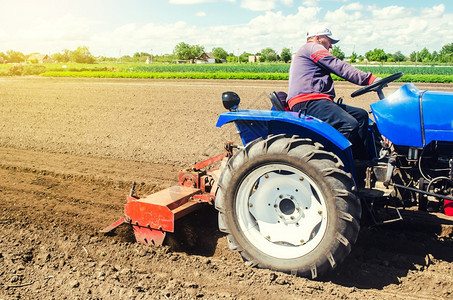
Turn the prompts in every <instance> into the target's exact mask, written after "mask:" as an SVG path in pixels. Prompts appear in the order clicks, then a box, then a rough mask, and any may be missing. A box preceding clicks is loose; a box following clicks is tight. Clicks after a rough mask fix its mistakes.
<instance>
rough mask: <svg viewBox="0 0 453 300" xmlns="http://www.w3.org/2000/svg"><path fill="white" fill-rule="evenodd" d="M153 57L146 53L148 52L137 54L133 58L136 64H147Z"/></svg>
mask: <svg viewBox="0 0 453 300" xmlns="http://www.w3.org/2000/svg"><path fill="white" fill-rule="evenodd" d="M150 57H151V54H149V53H146V52H135V53H134V55H133V56H132V58H133V60H134V61H135V62H138V61H139V62H145V61H146V60H147V59H149V58H150Z"/></svg>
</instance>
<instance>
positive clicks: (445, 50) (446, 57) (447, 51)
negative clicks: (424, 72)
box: [440, 43, 453, 62]
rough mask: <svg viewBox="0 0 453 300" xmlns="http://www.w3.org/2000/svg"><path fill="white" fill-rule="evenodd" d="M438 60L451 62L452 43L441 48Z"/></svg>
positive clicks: (452, 55) (452, 56) (452, 58)
mask: <svg viewBox="0 0 453 300" xmlns="http://www.w3.org/2000/svg"><path fill="white" fill-rule="evenodd" d="M440 60H441V61H442V62H451V61H453V43H450V44H447V45H444V46H442V50H440Z"/></svg>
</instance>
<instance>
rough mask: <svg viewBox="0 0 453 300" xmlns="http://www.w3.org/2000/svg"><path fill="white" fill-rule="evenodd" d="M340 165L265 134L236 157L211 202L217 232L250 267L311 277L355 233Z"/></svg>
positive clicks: (332, 263) (307, 146) (352, 201)
mask: <svg viewBox="0 0 453 300" xmlns="http://www.w3.org/2000/svg"><path fill="white" fill-rule="evenodd" d="M342 167H343V164H342V162H341V161H340V159H339V158H338V157H337V156H336V155H334V154H333V153H330V152H327V151H324V150H322V146H321V145H320V144H315V143H313V142H312V141H311V140H309V139H301V138H299V137H297V136H293V137H287V136H284V135H279V136H270V137H268V138H267V139H264V140H257V141H254V142H252V143H250V144H249V145H247V147H245V148H244V149H242V150H239V151H238V152H236V154H235V155H234V156H233V157H232V158H231V159H230V161H229V162H228V165H227V167H225V169H224V170H223V172H222V176H221V178H220V180H219V190H218V192H217V197H216V208H217V209H218V210H219V227H220V230H222V231H224V232H226V233H228V236H227V239H228V242H229V246H230V248H231V249H232V250H236V251H239V252H240V254H241V255H242V257H243V258H244V260H245V261H246V262H247V263H248V264H250V265H252V266H258V267H262V268H269V269H273V270H277V271H282V272H288V273H293V274H300V275H302V276H305V277H312V278H316V277H317V276H319V275H320V274H323V273H325V272H327V271H328V270H330V269H333V268H334V267H336V265H337V264H338V263H339V262H341V261H343V259H344V258H345V257H346V256H347V255H348V254H349V252H350V250H351V244H353V243H354V242H355V241H356V239H357V235H358V232H359V225H358V224H359V223H358V222H359V219H360V214H361V208H360V202H359V201H358V199H357V197H356V196H355V194H354V193H353V191H354V188H355V184H354V181H353V179H352V177H351V175H350V174H348V173H346V172H344V171H343V170H342Z"/></svg>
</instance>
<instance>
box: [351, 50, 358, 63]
mask: <svg viewBox="0 0 453 300" xmlns="http://www.w3.org/2000/svg"><path fill="white" fill-rule="evenodd" d="M357 58H358V55H357V53H355V52H354V51H352V54H351V63H355V62H357Z"/></svg>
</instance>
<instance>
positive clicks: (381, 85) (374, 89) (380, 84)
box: [351, 72, 403, 99]
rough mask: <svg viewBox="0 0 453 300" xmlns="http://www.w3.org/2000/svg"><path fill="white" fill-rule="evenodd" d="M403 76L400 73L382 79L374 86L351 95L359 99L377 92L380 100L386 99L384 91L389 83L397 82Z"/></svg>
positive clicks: (374, 83)
mask: <svg viewBox="0 0 453 300" xmlns="http://www.w3.org/2000/svg"><path fill="white" fill-rule="evenodd" d="M401 76H403V73H402V72H399V73H395V74H393V75H390V76H388V77H385V78H382V79H381V80H379V81H377V82H373V83H372V84H370V85H367V86H364V87H363V88H360V89H358V90H357V91H355V92H353V93H352V94H351V97H357V96H360V95H363V94H366V93H368V92H376V93H378V96H379V99H384V93H382V89H383V88H385V87H386V86H387V83H390V82H392V81H395V80H397V79H398V78H401Z"/></svg>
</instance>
